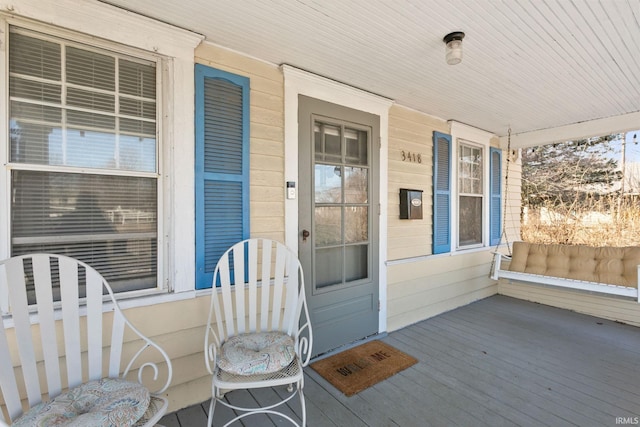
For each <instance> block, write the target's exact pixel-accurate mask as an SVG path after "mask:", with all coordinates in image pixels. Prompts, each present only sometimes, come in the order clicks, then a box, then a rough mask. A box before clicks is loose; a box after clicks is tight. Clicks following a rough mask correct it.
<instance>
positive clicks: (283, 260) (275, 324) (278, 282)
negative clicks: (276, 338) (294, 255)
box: [271, 245, 287, 331]
mask: <svg viewBox="0 0 640 427" xmlns="http://www.w3.org/2000/svg"><path fill="white" fill-rule="evenodd" d="M286 265H287V248H286V247H285V246H283V245H278V246H277V247H276V264H275V266H274V270H273V302H272V303H271V330H272V331H276V330H283V329H282V323H281V322H282V319H281V317H282V313H281V310H282V304H283V301H282V293H283V287H284V272H285V267H286Z"/></svg>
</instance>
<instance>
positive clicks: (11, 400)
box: [0, 265, 22, 420]
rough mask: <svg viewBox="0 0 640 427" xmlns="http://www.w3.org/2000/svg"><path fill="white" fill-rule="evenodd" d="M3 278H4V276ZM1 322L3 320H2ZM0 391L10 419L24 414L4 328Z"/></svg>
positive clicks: (0, 349) (0, 330) (1, 331)
mask: <svg viewBox="0 0 640 427" xmlns="http://www.w3.org/2000/svg"><path fill="white" fill-rule="evenodd" d="M0 268H2V265H0ZM2 276H3V277H4V275H2ZM0 280H3V279H0ZM0 321H2V320H1V319H0ZM0 390H2V396H3V397H4V403H5V405H6V406H7V411H8V412H9V417H10V418H11V419H13V418H16V417H17V416H19V415H20V414H21V413H22V403H21V402H20V394H19V393H18V384H17V382H16V376H15V371H14V370H13V363H12V362H11V353H10V351H9V342H8V341H7V332H6V331H5V329H4V327H3V328H0ZM0 419H2V420H4V418H3V415H2V411H0Z"/></svg>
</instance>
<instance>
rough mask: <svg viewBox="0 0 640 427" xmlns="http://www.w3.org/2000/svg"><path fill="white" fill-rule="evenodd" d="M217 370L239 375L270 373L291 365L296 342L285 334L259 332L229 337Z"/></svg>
mask: <svg viewBox="0 0 640 427" xmlns="http://www.w3.org/2000/svg"><path fill="white" fill-rule="evenodd" d="M220 353H221V354H220V357H219V358H218V367H219V368H220V369H222V370H223V371H226V372H231V373H234V374H238V375H253V374H268V373H272V372H277V371H279V370H281V369H284V368H286V367H287V366H289V364H290V363H291V361H292V360H293V358H294V357H295V349H294V341H293V338H291V337H290V336H289V335H287V334H285V333H282V332H257V333H250V334H241V335H237V336H234V337H231V338H229V339H228V340H227V341H226V342H225V343H224V344H222V348H221V349H220Z"/></svg>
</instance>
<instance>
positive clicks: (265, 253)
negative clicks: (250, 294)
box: [260, 239, 273, 331]
mask: <svg viewBox="0 0 640 427" xmlns="http://www.w3.org/2000/svg"><path fill="white" fill-rule="evenodd" d="M272 247H273V242H272V241H271V240H267V239H265V240H263V241H262V275H261V277H260V283H261V288H260V330H261V331H266V330H267V328H268V327H269V309H270V307H271V292H270V288H271V287H270V284H271V258H272V256H271V253H272V252H273V250H272Z"/></svg>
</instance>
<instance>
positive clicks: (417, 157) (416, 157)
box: [402, 150, 422, 163]
mask: <svg viewBox="0 0 640 427" xmlns="http://www.w3.org/2000/svg"><path fill="white" fill-rule="evenodd" d="M402 161H403V162H416V163H422V155H421V154H420V153H412V152H411V151H404V150H402Z"/></svg>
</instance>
